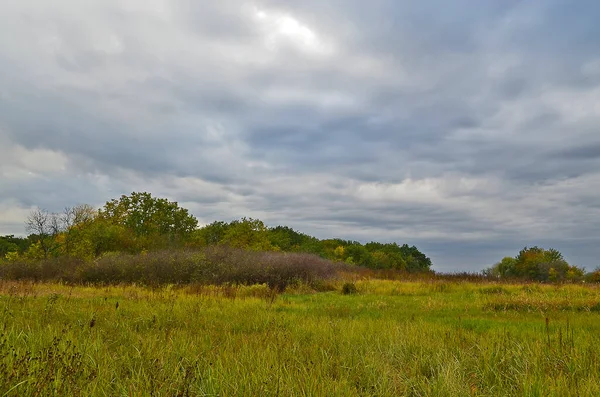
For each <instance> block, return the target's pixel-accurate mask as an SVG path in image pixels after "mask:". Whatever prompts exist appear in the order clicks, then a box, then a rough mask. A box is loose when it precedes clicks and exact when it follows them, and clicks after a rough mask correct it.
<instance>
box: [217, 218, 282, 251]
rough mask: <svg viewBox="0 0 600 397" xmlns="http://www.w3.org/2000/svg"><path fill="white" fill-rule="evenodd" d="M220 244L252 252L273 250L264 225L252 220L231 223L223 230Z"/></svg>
mask: <svg viewBox="0 0 600 397" xmlns="http://www.w3.org/2000/svg"><path fill="white" fill-rule="evenodd" d="M221 243H222V244H225V245H229V246H230V247H236V248H244V249H249V250H253V251H273V250H274V249H275V247H273V246H272V245H271V242H270V241H269V235H268V229H267V227H266V226H265V224H264V223H263V222H262V221H261V220H258V219H252V218H242V219H241V220H236V221H232V222H231V223H230V224H229V225H228V227H227V229H226V230H225V233H224V235H223V238H222V240H221Z"/></svg>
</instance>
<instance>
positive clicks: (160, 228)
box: [99, 192, 198, 248]
mask: <svg viewBox="0 0 600 397" xmlns="http://www.w3.org/2000/svg"><path fill="white" fill-rule="evenodd" d="M99 217H100V218H101V219H104V220H106V221H108V222H109V223H112V224H114V225H120V226H124V227H125V228H127V229H128V230H130V231H131V232H132V233H133V234H134V235H135V237H136V238H137V239H138V242H140V243H141V246H142V248H153V247H154V246H156V245H158V246H160V245H173V244H178V243H181V242H183V241H187V240H188V239H189V238H190V236H191V234H192V232H193V231H194V230H195V229H196V226H197V225H198V220H197V219H196V218H195V217H194V216H193V215H190V214H189V212H188V210H187V209H185V208H181V207H179V205H178V204H177V202H174V201H169V200H167V199H164V198H155V197H152V195H151V194H150V193H147V192H143V193H139V192H133V193H131V195H129V196H125V195H123V196H121V197H120V198H119V199H114V200H111V201H108V202H107V203H106V204H105V205H104V207H103V208H102V209H101V210H100V211H99Z"/></svg>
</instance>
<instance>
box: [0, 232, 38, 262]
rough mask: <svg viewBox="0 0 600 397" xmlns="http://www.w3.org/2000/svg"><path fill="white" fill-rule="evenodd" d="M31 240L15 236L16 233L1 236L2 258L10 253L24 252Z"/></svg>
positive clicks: (0, 255) (0, 253) (0, 254)
mask: <svg viewBox="0 0 600 397" xmlns="http://www.w3.org/2000/svg"><path fill="white" fill-rule="evenodd" d="M30 244H31V242H30V241H29V239H27V238H23V237H15V236H14V235H12V234H10V235H6V236H0V259H1V258H4V257H5V256H6V254H8V253H16V254H19V253H23V252H25V251H26V250H27V248H28V247H29V245H30Z"/></svg>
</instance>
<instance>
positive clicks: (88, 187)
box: [0, 0, 600, 270]
mask: <svg viewBox="0 0 600 397" xmlns="http://www.w3.org/2000/svg"><path fill="white" fill-rule="evenodd" d="M66 10H68V11H66ZM599 16H600V6H599V5H598V4H597V3H596V2H593V1H583V2H578V4H577V7H574V6H573V5H572V4H571V3H570V2H567V1H559V0H552V1H547V2H520V1H503V2H485V3H484V2H478V3H477V4H474V3H473V2H472V1H467V0H461V1H458V2H452V4H449V3H448V2H446V1H442V0H431V1H426V2H409V1H383V0H382V1H375V2H371V3H369V4H368V5H367V4H366V3H365V2H363V1H358V0H356V1H354V0H352V1H342V0H335V1H328V2H321V1H312V0H311V1H303V2H292V3H290V2H283V1H279V0H265V1H258V2H256V3H253V4H241V3H238V2H212V1H191V0H180V1H166V0H165V1H163V0H151V1H144V2H142V1H131V2H127V3H121V2H117V1H103V2H101V1H90V2H77V1H74V0H59V1H58V2H56V4H53V5H52V6H50V5H46V4H45V3H43V2H40V1H37V0H25V1H22V2H13V3H9V4H4V5H2V6H0V25H1V26H3V30H4V31H5V32H8V34H4V35H2V36H1V37H0V233H4V232H7V233H8V232H10V233H22V227H21V226H15V225H19V224H22V223H20V222H22V219H23V218H24V216H25V214H26V213H27V211H28V209H29V208H31V207H33V206H36V205H39V206H41V207H45V208H48V209H50V210H60V208H62V207H64V206H66V205H72V204H75V203H81V202H87V203H90V204H93V205H101V204H102V203H103V202H104V201H106V200H108V199H110V198H113V197H118V196H119V195H120V194H127V193H130V192H131V191H133V190H146V191H151V192H152V193H154V194H155V195H161V196H165V197H169V198H171V199H174V200H177V201H179V202H181V203H184V204H185V205H186V206H187V207H188V208H190V209H191V210H192V211H193V212H194V214H196V215H197V216H198V217H199V218H200V220H201V221H202V222H210V221H212V220H214V219H224V220H229V219H234V218H237V217H241V216H253V217H258V218H261V219H264V220H265V221H266V222H267V223H269V224H288V225H290V226H293V227H295V228H297V229H300V230H301V231H304V232H307V233H314V234H317V235H318V236H319V237H331V236H339V237H343V238H347V239H360V240H361V241H366V240H380V241H398V242H401V243H402V242H409V243H411V244H417V245H418V246H419V247H421V248H422V249H423V250H425V251H426V252H430V253H431V256H432V258H433V259H434V262H435V263H436V267H437V268H438V269H443V270H459V269H460V270H479V269H481V268H482V267H483V266H486V265H490V264H492V263H493V262H495V261H496V260H498V259H500V258H501V257H502V256H504V255H514V254H515V253H516V252H515V251H516V250H518V249H520V248H522V245H535V244H538V245H543V244H551V245H552V246H555V247H556V248H559V249H561V250H562V251H564V252H565V254H566V255H567V257H568V258H569V259H571V260H573V261H574V262H576V263H578V264H583V265H587V266H588V267H590V266H592V267H593V265H595V263H592V262H593V258H594V256H593V252H594V250H595V243H594V238H596V239H597V238H598V237H599V236H600V224H599V223H598V222H595V221H594V219H598V215H600V208H599V207H598V202H597V199H596V198H595V195H594V193H593V192H596V191H598V189H600V163H599V162H598V161H599V158H600V147H599V146H598V133H597V125H598V122H599V121H600V120H598V118H599V117H598V114H600V113H599V112H598V109H599V106H600V105H599V101H600V99H599V98H600V56H599V55H598V54H600V48H598V43H599V42H600V27H599V25H598V24H597V23H596V21H597V19H598V17H599Z"/></svg>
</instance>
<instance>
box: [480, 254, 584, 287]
mask: <svg viewBox="0 0 600 397" xmlns="http://www.w3.org/2000/svg"><path fill="white" fill-rule="evenodd" d="M485 273H486V274H488V275H491V276H495V277H498V278H520V279H527V280H535V281H562V280H575V279H579V278H582V277H583V269H581V268H578V267H577V266H572V265H570V264H569V263H567V261H566V260H565V259H564V257H563V255H562V254H561V253H560V252H559V251H558V250H556V249H554V248H550V249H544V248H540V247H537V246H534V247H530V248H528V247H525V248H523V249H522V250H521V251H520V252H519V254H518V255H517V256H515V257H514V258H513V257H505V258H503V259H502V260H501V261H500V262H498V263H496V264H495V265H494V266H492V267H491V268H489V269H487V270H486V271H485Z"/></svg>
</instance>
